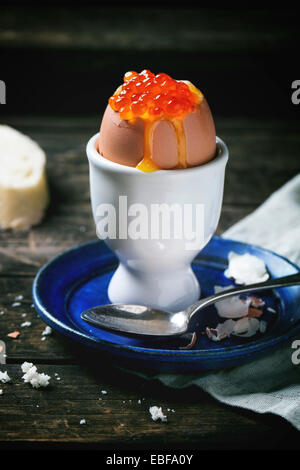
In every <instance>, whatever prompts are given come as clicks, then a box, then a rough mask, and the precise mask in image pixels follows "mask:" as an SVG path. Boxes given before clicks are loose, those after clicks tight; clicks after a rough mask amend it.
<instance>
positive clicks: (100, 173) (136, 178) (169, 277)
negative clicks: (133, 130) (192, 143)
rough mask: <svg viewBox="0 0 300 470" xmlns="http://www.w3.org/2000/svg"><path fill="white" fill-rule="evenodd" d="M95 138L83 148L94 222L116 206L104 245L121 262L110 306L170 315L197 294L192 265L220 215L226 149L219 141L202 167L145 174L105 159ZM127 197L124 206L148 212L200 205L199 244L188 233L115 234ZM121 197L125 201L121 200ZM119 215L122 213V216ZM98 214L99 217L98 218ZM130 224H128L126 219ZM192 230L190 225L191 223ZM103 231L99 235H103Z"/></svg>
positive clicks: (116, 273) (113, 282) (183, 306)
mask: <svg viewBox="0 0 300 470" xmlns="http://www.w3.org/2000/svg"><path fill="white" fill-rule="evenodd" d="M97 139H98V134H96V135H95V136H93V137H92V138H91V139H90V140H89V142H88V144H87V156H88V159H89V167H90V191H91V203H92V211H93V216H94V220H95V223H96V225H97V227H99V221H100V220H101V218H102V217H103V214H104V213H103V211H102V212H101V211H99V207H102V209H103V208H105V207H107V205H109V206H110V207H114V208H115V213H116V221H117V230H116V233H117V236H116V238H115V237H114V236H108V237H106V238H105V243H106V244H107V245H108V246H109V248H110V249H111V250H112V251H113V252H114V253H115V255H116V256H117V257H118V259H119V261H120V263H119V266H118V268H117V270H116V272H115V273H114V275H113V277H112V279H111V282H110V284H109V288H108V297H109V299H110V301H111V302H112V303H125V304H142V305H149V306H152V307H155V308H162V309H165V310H169V311H179V310H181V309H184V308H186V307H187V306H189V305H190V304H192V303H193V302H195V301H196V300H197V299H198V298H199V296H200V286H199V283H198V281H197V279H196V277H195V275H194V273H193V271H192V269H191V262H192V260H193V259H194V257H195V256H196V255H197V254H198V253H199V251H201V249H202V248H204V246H205V245H206V244H207V243H208V242H209V240H210V239H211V237H212V236H213V234H214V232H215V230H216V227H217V224H218V221H219V217H220V212H221V206H222V199H223V187H224V176H225V167H226V163H227V160H228V150H227V147H226V145H225V143H224V142H223V141H222V140H221V139H219V138H218V137H217V139H216V140H217V152H216V157H215V158H214V159H213V160H211V161H210V162H208V163H205V164H203V165H201V166H197V167H193V168H187V169H183V170H159V171H155V172H152V173H144V172H142V171H140V170H137V169H136V168H133V167H129V166H125V165H120V164H118V163H114V162H112V161H110V160H107V159H105V158H103V157H102V156H101V155H100V154H99V153H98V151H97V150H96V143H97ZM120 196H123V197H124V196H126V208H127V209H128V208H130V207H138V206H134V205H136V204H138V205H142V206H143V208H146V210H147V211H148V213H149V214H151V208H152V207H153V205H155V204H158V205H161V204H167V205H168V206H169V207H171V206H172V205H174V204H177V205H180V207H182V208H183V207H185V206H186V205H189V206H190V207H191V206H193V207H195V206H196V205H199V206H200V205H201V206H202V207H203V211H204V212H203V219H202V224H203V226H201V231H202V241H201V244H200V245H199V244H198V246H197V247H195V248H192V249H191V248H187V247H188V246H189V247H190V244H189V242H190V239H191V237H192V235H193V234H192V233H184V237H182V238H179V239H176V238H175V237H170V238H168V239H166V238H165V237H164V236H163V234H162V233H160V234H159V237H156V238H153V237H151V236H149V237H147V238H145V239H133V238H132V237H130V236H126V237H125V238H122V237H120V236H119V233H120V232H119V230H118V229H119V228H120V227H119V220H120V218H121V219H122V220H123V221H124V218H126V217H127V218H128V214H127V213H124V212H125V211H124V206H123V207H121V206H120V199H119V198H120ZM123 199H124V198H123ZM122 211H123V212H122ZM100 213H101V215H99V214H100ZM127 223H128V221H127ZM189 226H190V227H191V230H192V224H189ZM102 235H103V233H101V230H100V233H98V236H99V237H102ZM200 282H201V281H200Z"/></svg>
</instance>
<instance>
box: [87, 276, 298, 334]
mask: <svg viewBox="0 0 300 470" xmlns="http://www.w3.org/2000/svg"><path fill="white" fill-rule="evenodd" d="M296 284H300V272H299V273H297V274H292V275H291V276H285V277H280V278H277V279H269V280H268V281H266V282H260V283H256V284H249V285H247V286H242V287H237V288H235V289H230V290H226V291H222V292H219V293H218V294H215V295H211V296H210V297H206V298H205V299H201V300H199V301H198V302H196V303H194V304H193V305H191V306H190V307H188V308H186V309H185V310H182V311H180V312H176V313H172V312H167V311H165V310H159V309H156V308H150V307H146V306H143V305H122V304H113V305H101V306H99V307H93V308H90V309H89V310H85V311H84V312H82V314H81V318H82V319H83V320H85V321H86V322H88V323H90V324H92V325H95V326H98V327H100V328H104V329H107V330H113V331H118V332H121V333H127V334H130V335H142V336H148V337H156V338H159V337H168V336H178V335H182V334H184V333H186V332H187V330H188V326H189V322H190V320H191V318H192V317H193V315H195V313H198V312H200V310H202V309H203V308H205V307H208V305H211V304H214V303H215V302H219V301H220V300H223V299H226V298H227V297H231V296H233V295H237V294H245V293H247V292H254V291H259V290H264V289H272V288H274V287H287V286H293V285H296Z"/></svg>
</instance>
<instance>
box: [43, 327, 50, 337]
mask: <svg viewBox="0 0 300 470" xmlns="http://www.w3.org/2000/svg"><path fill="white" fill-rule="evenodd" d="M51 333H52V328H51V327H50V326H46V328H45V329H44V331H43V332H42V336H48V335H51Z"/></svg>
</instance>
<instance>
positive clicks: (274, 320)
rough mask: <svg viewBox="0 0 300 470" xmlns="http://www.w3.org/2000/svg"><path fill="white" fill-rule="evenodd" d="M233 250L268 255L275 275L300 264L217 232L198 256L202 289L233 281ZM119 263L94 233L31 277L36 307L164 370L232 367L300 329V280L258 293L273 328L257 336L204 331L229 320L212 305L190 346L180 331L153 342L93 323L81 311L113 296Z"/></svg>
mask: <svg viewBox="0 0 300 470" xmlns="http://www.w3.org/2000/svg"><path fill="white" fill-rule="evenodd" d="M230 251H234V252H236V253H239V254H242V253H251V254H253V255H256V256H258V257H259V258H261V259H263V260H264V262H265V264H266V266H267V268H268V271H269V273H270V275H271V276H272V277H279V276H284V275H288V274H293V273H295V272H297V271H299V268H298V267H297V266H295V265H294V264H292V263H291V262H290V261H288V260H287V259H285V258H283V257H281V256H279V255H276V254H275V253H272V252H271V251H268V250H264V249H262V248H259V247H257V246H253V245H247V244H244V243H239V242H235V241H232V240H227V239H223V238H220V237H214V238H213V239H212V240H211V241H210V243H209V244H208V245H207V246H206V247H205V249H204V250H203V251H202V252H201V253H200V255H198V256H197V257H196V258H195V260H194V262H193V269H194V272H195V274H196V276H197V278H198V279H199V281H200V284H201V289H202V296H203V297H206V296H208V295H211V294H212V293H213V288H214V286H215V285H221V286H225V285H228V284H232V282H231V281H230V280H229V279H227V278H226V277H225V276H224V274H223V272H224V269H225V268H226V266H227V258H228V254H229V252H230ZM116 266H117V259H116V257H115V256H114V254H113V253H112V252H111V251H110V250H109V248H108V247H107V246H106V245H105V244H104V243H103V242H101V241H98V240H95V241H92V242H89V243H86V244H84V245H80V246H78V247H76V248H73V249H71V250H69V251H66V252H64V253H62V254H61V255H59V256H57V257H56V258H54V259H53V260H52V261H50V262H49V263H47V264H46V265H45V266H44V267H43V268H41V269H40V271H39V272H38V274H37V276H36V278H35V280H34V284H33V298H34V303H35V308H36V310H37V312H38V313H39V315H40V316H41V318H42V319H43V320H45V322H46V323H48V324H49V325H50V326H51V327H52V328H54V329H55V330H57V331H59V332H60V333H63V334H65V335H66V336H69V337H71V338H73V339H74V340H77V341H80V342H81V343H84V344H85V345H87V346H94V347H96V348H98V349H99V350H101V351H102V352H106V353H108V354H109V356H110V358H111V359H112V360H113V359H114V360H117V361H118V363H120V364H122V365H124V366H126V367H132V368H138V369H140V368H142V369H148V370H151V371H164V372H193V371H201V370H209V369H221V368H225V367H232V366H236V365H240V364H243V363H245V362H248V361H252V360H255V359H257V358H258V357H260V356H263V355H264V354H267V353H269V352H270V350H271V349H272V348H274V347H276V346H277V345H279V344H280V343H282V342H283V341H286V340H288V339H289V338H291V337H292V336H293V335H294V334H296V333H297V332H298V331H300V302H299V300H300V287H299V286H294V287H285V288H280V289H277V290H276V291H275V290H274V291H270V290H269V291H267V290H266V291H264V292H261V293H259V297H260V298H262V299H263V300H264V301H265V303H266V305H265V308H264V313H263V315H262V317H261V319H262V320H265V321H266V322H267V330H266V332H265V333H264V334H262V333H257V334H256V335H255V336H253V337H251V338H238V337H230V338H228V339H226V340H223V341H220V342H213V341H211V340H209V339H208V338H207V337H206V335H204V334H202V333H203V331H204V330H205V327H206V326H211V327H214V326H216V325H217V323H219V322H220V321H223V320H222V319H220V317H218V315H217V312H216V310H215V307H214V306H212V307H210V308H207V309H206V310H205V311H204V312H203V313H201V315H199V318H198V319H196V320H195V321H196V323H195V322H194V324H193V325H191V330H192V331H194V330H196V332H197V341H196V343H195V345H194V346H193V348H192V349H190V350H181V349H179V343H178V339H175V340H174V339H172V340H168V341H166V342H153V340H152V342H150V341H149V340H144V339H139V338H134V337H128V336H125V335H122V334H116V333H111V332H109V331H105V330H102V329H98V328H95V327H93V326H91V325H88V324H87V323H85V322H84V321H83V320H81V318H80V314H81V312H82V311H83V310H86V309H88V308H91V307H94V306H95V305H102V304H107V303H109V299H108V297H107V287H108V284H109V281H110V279H111V277H112V274H113V272H114V270H115V268H116ZM268 307H269V308H270V307H271V309H273V310H275V311H276V313H272V312H271V311H270V310H268ZM181 346H182V344H181ZM106 357H107V356H106Z"/></svg>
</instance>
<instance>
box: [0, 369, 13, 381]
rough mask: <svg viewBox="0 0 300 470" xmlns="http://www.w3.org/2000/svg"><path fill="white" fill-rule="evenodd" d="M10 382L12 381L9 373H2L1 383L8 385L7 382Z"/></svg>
mask: <svg viewBox="0 0 300 470" xmlns="http://www.w3.org/2000/svg"><path fill="white" fill-rule="evenodd" d="M10 381H11V378H10V377H9V375H8V373H7V371H5V372H1V371H0V382H2V383H3V384H6V383H7V382H10Z"/></svg>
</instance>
